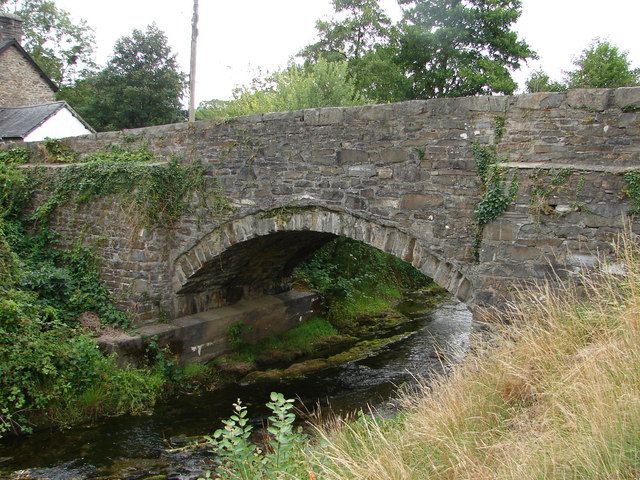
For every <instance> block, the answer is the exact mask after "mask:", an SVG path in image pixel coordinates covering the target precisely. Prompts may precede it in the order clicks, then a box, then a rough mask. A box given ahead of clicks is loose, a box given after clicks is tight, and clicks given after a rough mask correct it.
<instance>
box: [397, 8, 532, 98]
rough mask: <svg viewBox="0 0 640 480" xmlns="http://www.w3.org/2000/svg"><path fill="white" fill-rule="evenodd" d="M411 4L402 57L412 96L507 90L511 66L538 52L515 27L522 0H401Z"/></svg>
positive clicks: (511, 82) (402, 38)
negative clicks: (514, 29) (522, 37)
mask: <svg viewBox="0 0 640 480" xmlns="http://www.w3.org/2000/svg"><path fill="white" fill-rule="evenodd" d="M399 3H400V4H401V5H403V6H404V7H405V14H404V20H403V22H402V24H401V30H402V33H401V36H400V51H399V53H398V60H397V61H398V62H399V64H400V65H401V66H402V67H403V69H404V71H405V72H406V74H407V76H408V77H409V78H410V79H411V83H412V98H434V97H457V96H466V95H478V94H490V93H505V94H511V93H513V92H514V90H515V89H516V88H517V84H516V82H515V81H514V80H513V78H512V77H511V73H510V70H515V69H517V68H519V67H520V65H521V63H522V61H524V60H527V59H529V58H534V57H535V53H534V52H533V50H531V48H530V47H529V46H528V45H527V43H526V42H525V41H523V40H521V39H519V38H518V35H517V33H516V32H514V31H513V30H512V26H513V24H514V23H515V22H516V20H518V18H519V17H520V14H521V13H522V5H521V2H520V0H500V1H496V0H418V1H415V0H399Z"/></svg>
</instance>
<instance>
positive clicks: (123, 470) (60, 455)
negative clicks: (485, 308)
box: [0, 300, 472, 480]
mask: <svg viewBox="0 0 640 480" xmlns="http://www.w3.org/2000/svg"><path fill="white" fill-rule="evenodd" d="M406 328H410V329H411V330H413V331H414V332H415V333H414V334H413V335H412V336H410V337H408V338H407V339H405V340H403V341H401V342H400V343H396V344H394V345H393V346H391V347H390V348H388V349H386V350H384V351H383V352H381V353H379V354H378V355H376V356H374V357H370V358H367V359H365V360H360V361H357V362H353V363H348V364H344V365H340V366H338V367H335V368H332V369H329V370H324V371H321V372H318V373H316V374H313V375H309V376H308V377H307V378H303V379H296V380H291V381H280V382H277V383H270V384H253V385H248V386H239V385H229V386H227V387H224V388H223V389H221V390H216V391H215V392H209V393H201V394H198V395H191V396H183V397H180V398H178V399H174V400H172V402H171V403H170V404H164V405H159V406H158V407H157V408H156V409H155V411H154V413H153V415H149V416H141V417H129V416H126V417H118V418H113V419H107V420H104V421H102V422H100V423H99V424H97V425H94V426H91V427H86V428H75V429H73V430H67V431H62V432H60V431H54V432H39V433H36V434H33V435H31V436H26V437H23V438H17V439H10V440H7V441H5V442H4V443H0V478H8V479H16V480H17V479H52V480H67V479H69V480H70V479H128V480H134V479H140V480H142V479H154V480H160V479H166V480H170V479H175V480H178V479H185V480H186V479H194V478H197V476H198V474H199V473H200V472H202V470H203V469H205V468H206V467H207V465H208V464H209V462H210V459H209V454H207V452H206V451H199V452H175V451H174V452H169V451H168V450H170V449H174V448H175V447H180V446H181V445H184V444H185V443H187V442H188V441H189V440H190V439H192V438H193V437H198V436H202V435H205V434H208V433H210V432H212V431H213V430H215V429H216V428H218V427H219V426H220V421H221V419H223V418H227V417H228V416H229V415H230V413H231V404H232V403H233V402H234V401H235V400H236V399H237V398H241V399H242V400H243V403H244V404H246V405H247V406H248V407H249V413H250V414H251V415H254V418H253V421H254V422H255V423H256V424H262V420H263V419H264V415H265V414H266V412H265V411H264V403H265V402H267V401H268V396H269V392H271V391H279V392H282V393H284V394H285V395H286V396H288V397H291V398H297V399H298V400H299V401H298V404H297V405H298V407H300V408H302V409H305V408H308V409H309V410H311V409H313V407H314V406H316V405H318V404H319V405H321V407H322V409H323V410H325V411H327V410H331V411H333V412H336V413H348V412H353V411H356V410H359V409H364V410H367V409H368V406H371V407H372V408H373V409H376V410H377V411H378V412H380V413H381V414H383V415H384V414H385V413H387V414H388V413H390V412H393V411H394V409H395V404H394V397H395V395H396V392H397V388H398V386H400V385H403V384H413V383H415V380H416V378H417V377H422V378H427V379H428V377H429V376H430V375H433V372H442V371H443V369H446V368H447V365H448V364H449V363H445V361H444V360H443V359H445V358H446V359H447V360H446V362H455V361H456V359H457V358H460V356H461V355H463V354H464V353H465V352H466V351H467V349H468V348H469V341H470V334H471V331H472V316H471V312H470V311H469V310H468V309H467V308H466V307H465V306H464V305H463V304H461V303H459V302H457V301H455V300H448V301H446V302H445V303H443V304H442V305H440V306H439V307H437V308H436V309H434V310H433V311H431V312H429V313H428V314H423V315H420V316H418V318H416V321H414V322H412V323H410V324H409V325H408V326H406V327H405V329H406Z"/></svg>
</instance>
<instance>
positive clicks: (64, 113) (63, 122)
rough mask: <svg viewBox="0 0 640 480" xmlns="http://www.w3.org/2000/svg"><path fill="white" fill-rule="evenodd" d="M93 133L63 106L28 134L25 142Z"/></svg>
mask: <svg viewBox="0 0 640 480" xmlns="http://www.w3.org/2000/svg"><path fill="white" fill-rule="evenodd" d="M89 133H91V131H90V130H89V129H87V127H85V126H84V125H83V123H82V122H81V121H80V120H78V119H77V118H76V117H74V116H73V114H72V113H71V112H70V111H69V110H67V109H66V108H61V109H60V110H58V111H57V112H56V113H55V114H54V115H52V116H51V117H49V119H48V120H47V121H46V122H44V123H43V124H42V125H40V126H39V127H38V128H36V129H35V130H34V131H33V132H31V133H30V134H29V135H27V136H26V138H25V139H24V141H25V142H39V141H41V140H44V139H45V138H47V137H48V138H66V137H77V136H80V135H87V134H89Z"/></svg>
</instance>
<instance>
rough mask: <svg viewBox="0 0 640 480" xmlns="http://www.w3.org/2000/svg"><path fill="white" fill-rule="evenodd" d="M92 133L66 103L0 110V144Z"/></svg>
mask: <svg viewBox="0 0 640 480" xmlns="http://www.w3.org/2000/svg"><path fill="white" fill-rule="evenodd" d="M91 133H95V130H93V128H91V126H90V125H89V124H87V123H86V122H85V121H84V120H83V119H82V117H80V116H79V115H78V114H77V113H76V112H74V111H73V109H72V108H71V107H70V106H69V105H67V102H51V103H43V104H40V105H28V106H24V107H0V140H22V141H25V142H39V141H41V140H44V139H45V138H66V137H77V136H80V135H88V134H91Z"/></svg>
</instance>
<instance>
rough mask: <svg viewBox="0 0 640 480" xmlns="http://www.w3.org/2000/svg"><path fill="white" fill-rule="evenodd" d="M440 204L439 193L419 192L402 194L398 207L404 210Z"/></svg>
mask: <svg viewBox="0 0 640 480" xmlns="http://www.w3.org/2000/svg"><path fill="white" fill-rule="evenodd" d="M438 205H442V197H441V196H440V195H424V194H421V193H409V194H407V195H403V196H402V198H401V200H400V208H403V209H406V210H421V209H423V208H426V207H435V206H438Z"/></svg>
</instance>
